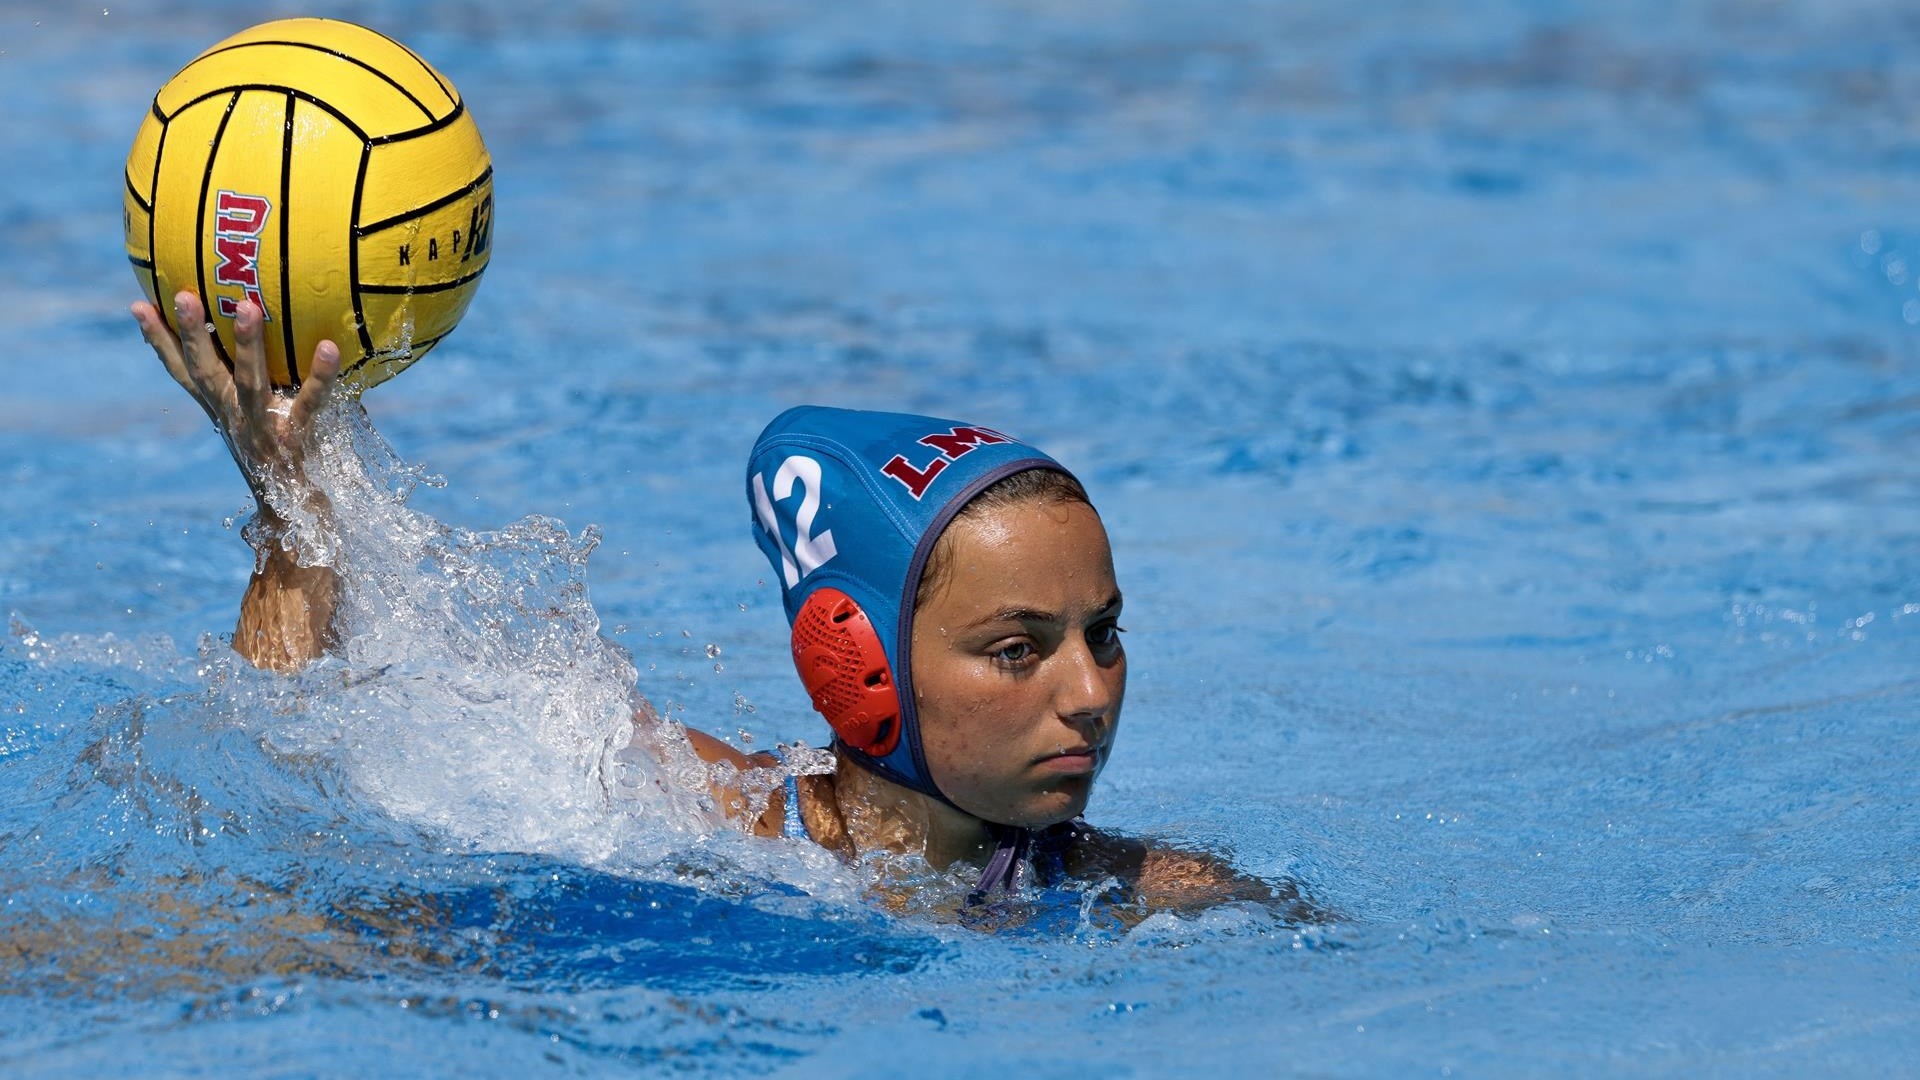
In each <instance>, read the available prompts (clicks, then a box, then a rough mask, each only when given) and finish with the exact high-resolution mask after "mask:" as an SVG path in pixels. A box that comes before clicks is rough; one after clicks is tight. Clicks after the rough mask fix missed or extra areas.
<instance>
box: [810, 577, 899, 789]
mask: <svg viewBox="0 0 1920 1080" xmlns="http://www.w3.org/2000/svg"><path fill="white" fill-rule="evenodd" d="M793 666H794V667H796V668H798V669H799V671H800V684H801V685H802V686H805V687H806V688H807V693H808V695H810V696H811V697H812V698H813V707H814V708H815V709H818V710H819V711H820V715H821V716H824V717H826V718H827V723H828V724H830V725H832V726H833V732H834V734H836V735H838V736H840V738H841V740H842V741H843V742H845V743H846V744H847V745H848V746H851V747H853V748H854V749H856V750H859V751H862V752H864V753H867V754H871V755H873V756H874V757H885V756H886V755H887V754H890V753H892V752H893V748H894V747H895V746H898V745H899V743H900V692H899V690H897V689H896V688H895V687H894V685H893V671H892V669H890V668H889V667H888V666H887V651H886V648H885V647H884V646H882V645H881V644H880V635H879V634H878V633H876V632H875V631H874V628H873V623H872V622H870V621H869V620H868V619H867V613H866V612H864V611H862V610H860V605H859V604H857V603H855V602H854V600H853V597H851V596H848V595H847V594H846V593H843V592H841V591H840V590H838V589H826V588H823V589H819V590H816V591H815V592H814V594H813V595H812V596H809V597H807V601H806V603H804V604H802V605H800V611H799V613H798V614H796V615H794V617H793Z"/></svg>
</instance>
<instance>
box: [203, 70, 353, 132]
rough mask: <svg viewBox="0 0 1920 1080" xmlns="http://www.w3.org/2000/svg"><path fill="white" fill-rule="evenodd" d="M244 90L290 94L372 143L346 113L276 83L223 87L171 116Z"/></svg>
mask: <svg viewBox="0 0 1920 1080" xmlns="http://www.w3.org/2000/svg"><path fill="white" fill-rule="evenodd" d="M246 90H271V91H273V92H274V93H276V94H292V95H293V96H294V97H297V98H299V99H300V100H301V101H304V102H306V103H307V104H309V105H312V106H313V107H314V108H316V109H320V110H321V111H323V112H325V113H326V114H327V115H328V116H331V117H333V118H334V119H335V120H338V121H340V124H341V126H343V127H345V128H346V129H347V130H348V131H351V132H353V137H354V138H356V139H359V140H360V141H361V142H363V143H365V142H371V141H372V140H371V139H369V138H368V137H367V132H366V129H365V128H362V127H361V126H360V125H359V124H356V123H354V122H353V118H352V117H349V116H348V115H347V114H346V113H343V112H341V111H340V110H339V109H336V108H334V107H333V106H331V105H329V104H327V103H326V102H324V101H321V100H320V99H319V98H317V97H314V96H313V95H312V94H309V93H307V92H306V91H305V90H300V89H296V88H294V87H291V86H281V85H279V84H278V83H247V84H245V85H243V86H241V85H236V86H223V87H221V88H220V89H218V90H209V91H207V92H206V93H204V94H201V95H200V96H199V97H197V98H194V99H193V100H192V101H189V102H187V103H186V104H185V105H182V106H180V107H179V108H178V109H175V110H173V115H174V116H179V115H180V114H181V113H183V112H185V111H187V110H188V109H191V108H193V107H194V106H195V105H198V104H200V103H201V102H203V101H205V100H207V99H208V98H215V97H219V96H220V95H221V94H224V93H227V92H228V91H233V92H236V93H238V92H242V91H246Z"/></svg>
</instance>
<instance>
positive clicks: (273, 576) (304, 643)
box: [233, 546, 340, 671]
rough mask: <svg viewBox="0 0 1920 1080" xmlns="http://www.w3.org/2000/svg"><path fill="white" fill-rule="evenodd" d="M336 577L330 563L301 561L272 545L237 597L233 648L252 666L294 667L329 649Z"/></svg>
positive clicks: (332, 637)
mask: <svg viewBox="0 0 1920 1080" xmlns="http://www.w3.org/2000/svg"><path fill="white" fill-rule="evenodd" d="M339 595H340V577H339V575H338V574H336V573H334V571H333V568H332V567H330V566H301V565H300V564H299V563H298V562H296V561H295V559H294V556H293V554H292V553H291V552H288V551H286V550H284V549H282V548H280V547H278V546H275V547H272V548H271V549H269V551H268V552H267V554H266V557H265V558H263V559H262V560H260V565H259V566H258V568H256V569H255V570H254V574H253V580H252V581H251V582H249V583H248V584H247V595H246V596H245V597H244V598H243V599H242V600H241V601H240V621H239V623H238V625H236V626H235V627H234V631H233V649H234V651H235V652H237V653H239V654H240V655H241V656H243V657H245V658H246V659H247V661H248V662H249V663H251V664H253V665H254V666H255V667H263V668H271V669H273V670H274V671H298V670H299V669H300V668H303V667H305V666H306V665H308V664H310V663H312V662H313V661H315V660H318V659H319V658H320V657H322V656H324V655H326V654H327V653H328V652H330V651H332V649H333V647H334V645H335V642H336V638H335V635H334V625H333V618H334V609H335V607H336V605H337V604H338V601H339Z"/></svg>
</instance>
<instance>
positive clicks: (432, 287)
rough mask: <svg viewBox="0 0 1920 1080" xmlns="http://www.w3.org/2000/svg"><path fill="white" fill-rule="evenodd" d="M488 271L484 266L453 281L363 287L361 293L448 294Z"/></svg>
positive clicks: (391, 294)
mask: <svg viewBox="0 0 1920 1080" xmlns="http://www.w3.org/2000/svg"><path fill="white" fill-rule="evenodd" d="M486 271H487V268H486V267H484V266H483V267H481V268H480V269H478V270H475V271H474V272H473V273H471V274H462V275H460V276H459V277H457V278H454V279H453V280H452V281H434V282H429V283H427V284H425V285H361V286H360V291H361V292H363V293H379V294H381V295H382V296H393V295H397V294H406V293H423V292H446V291H447V290H448V289H457V288H459V287H460V286H462V285H465V284H466V283H467V282H469V281H472V280H473V279H475V278H477V277H479V276H480V275H481V274H484V273H486Z"/></svg>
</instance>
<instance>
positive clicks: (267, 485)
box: [133, 292, 340, 670]
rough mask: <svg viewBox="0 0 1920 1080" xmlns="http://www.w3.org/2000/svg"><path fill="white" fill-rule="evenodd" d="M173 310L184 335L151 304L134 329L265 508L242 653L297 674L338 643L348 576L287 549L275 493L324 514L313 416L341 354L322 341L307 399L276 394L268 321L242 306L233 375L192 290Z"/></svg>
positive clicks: (141, 309)
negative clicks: (340, 602) (309, 466)
mask: <svg viewBox="0 0 1920 1080" xmlns="http://www.w3.org/2000/svg"><path fill="white" fill-rule="evenodd" d="M173 302H174V313H175V316H176V317H175V325H177V326H179V327H180V332H179V334H178V335H177V336H176V335H175V334H174V333H172V332H170V331H169V330H168V329H167V325H166V323H165V321H163V320H162V319H161V318H160V313H159V312H158V311H155V310H154V308H153V305H151V304H145V303H139V304H135V305H133V318H134V321H135V322H138V323H139V324H140V332H141V334H143V335H144V336H145V337H146V339H147V344H148V345H149V346H151V347H152V349H153V352H154V355H155V356H158V357H159V358H160V362H161V363H162V364H164V365H166V368H167V374H169V375H172V376H173V381H174V382H177V383H179V384H180V387H181V389H183V390H185V391H186V392H187V393H188V394H191V395H192V396H193V400H195V401H197V402H199V403H200V407H201V408H202V409H205V410H206V412H207V416H208V417H210V418H211V419H212V420H213V423H214V426H215V427H217V428H219V429H220V434H221V437H223V438H224V439H226V441H227V449H228V450H229V451H230V452H232V454H233V460H234V462H235V463H236V464H238V465H239V466H240V473H241V475H242V476H244V477H246V480H247V486H248V487H249V488H251V489H252V490H253V497H254V501H255V502H257V503H259V505H260V524H261V525H262V526H264V527H265V534H264V538H265V539H266V540H267V542H265V543H262V544H261V545H260V547H261V550H260V552H259V556H260V557H259V561H258V562H257V563H256V565H255V569H254V575H253V581H252V583H251V584H249V585H248V587H247V595H246V597H245V598H244V599H243V600H242V601H241V603H240V622H239V625H238V626H237V627H236V628H235V630H234V636H233V647H234V649H235V651H237V652H239V653H240V655H242V656H244V657H246V658H247V659H248V660H250V661H252V662H253V663H254V664H257V665H259V666H261V667H271V668H275V669H279V670H293V669H297V668H299V667H301V666H304V665H305V664H306V663H307V662H308V661H311V660H313V659H315V658H316V657H318V656H320V655H321V654H322V653H323V652H325V651H326V650H327V649H329V648H330V647H331V646H332V645H333V643H334V628H333V625H332V623H333V613H334V608H335V605H336V600H337V597H338V595H339V577H338V575H337V574H336V573H335V572H334V570H333V569H332V568H331V567H327V566H314V565H306V566H303V565H301V564H300V559H299V557H298V554H297V553H295V552H292V551H289V550H287V549H286V548H284V547H283V546H282V545H281V544H280V543H279V542H278V539H279V538H280V537H281V535H282V534H283V533H284V532H285V527H286V524H287V523H286V521H285V519H284V517H283V516H282V514H281V513H280V511H279V510H278V509H277V508H276V507H275V506H274V505H273V500H272V499H270V498H269V495H268V493H269V492H277V493H282V494H284V495H286V496H289V497H292V498H295V499H298V500H299V501H300V503H301V505H302V506H303V508H304V509H306V510H307V511H309V512H313V513H316V514H324V512H325V509H326V499H325V497H324V496H323V495H321V494H320V493H319V492H318V491H317V490H315V489H314V488H313V486H312V485H311V484H309V483H308V482H307V477H306V456H307V450H308V448H309V446H310V445H311V442H312V438H313V419H314V416H315V415H316V414H318V413H319V412H320V409H321V407H322V406H324V405H325V404H326V403H327V399H328V398H329V397H330V396H331V395H332V393H333V388H334V384H335V382H336V381H337V380H338V379H339V376H340V350H339V349H338V348H337V347H335V346H334V344H333V343H332V342H330V341H323V342H321V343H320V345H319V347H318V348H316V349H315V350H314V352H313V366H312V368H311V369H310V370H309V371H308V373H307V378H306V381H305V382H304V383H303V384H302V385H301V387H300V391H299V393H297V394H294V393H288V392H285V391H280V390H275V389H274V388H273V386H272V384H271V383H270V382H269V381H268V379H267V350H266V346H265V345H264V344H263V342H262V341H261V336H260V332H261V323H262V322H263V321H264V319H263V317H262V315H261V312H260V309H259V308H258V307H256V306H255V305H253V304H251V303H247V302H242V303H241V304H240V308H239V310H238V311H237V312H236V313H235V316H234V330H235V337H236V338H237V339H238V342H239V348H238V349H237V351H236V355H235V356H234V360H233V370H232V371H231V372H229V371H228V370H227V365H226V364H225V363H224V362H223V361H222V360H221V359H220V354H219V352H218V351H217V350H216V349H215V348H214V344H213V335H212V333H211V329H212V328H211V327H209V326H208V325H207V314H206V308H205V307H203V306H202V305H201V303H200V298H199V297H197V296H195V295H194V294H193V293H190V292H183V293H181V294H180V295H178V296H176V297H174V301H173Z"/></svg>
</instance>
